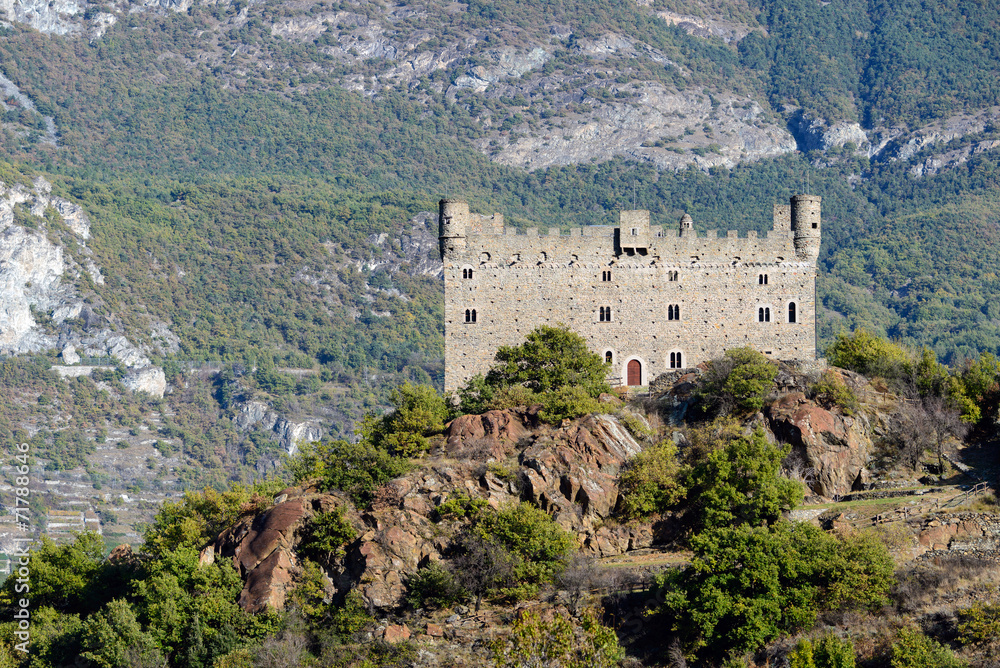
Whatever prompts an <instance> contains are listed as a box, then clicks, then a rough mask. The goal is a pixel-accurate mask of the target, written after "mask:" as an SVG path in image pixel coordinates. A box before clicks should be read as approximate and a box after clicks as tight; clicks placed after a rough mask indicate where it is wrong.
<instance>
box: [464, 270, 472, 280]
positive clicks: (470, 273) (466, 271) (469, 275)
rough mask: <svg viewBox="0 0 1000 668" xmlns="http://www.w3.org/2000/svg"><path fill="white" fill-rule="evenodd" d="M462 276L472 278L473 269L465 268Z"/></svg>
mask: <svg viewBox="0 0 1000 668" xmlns="http://www.w3.org/2000/svg"><path fill="white" fill-rule="evenodd" d="M462 278H472V270H471V269H463V270H462Z"/></svg>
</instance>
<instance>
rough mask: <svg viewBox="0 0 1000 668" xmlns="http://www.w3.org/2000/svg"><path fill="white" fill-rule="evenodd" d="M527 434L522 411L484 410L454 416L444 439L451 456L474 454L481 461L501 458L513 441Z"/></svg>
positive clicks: (512, 447) (512, 450) (527, 426)
mask: <svg viewBox="0 0 1000 668" xmlns="http://www.w3.org/2000/svg"><path fill="white" fill-rule="evenodd" d="M530 433H531V431H530V429H529V419H528V416H527V414H526V413H521V412H514V411H487V412H485V413H483V414H482V415H463V416H461V417H459V418H456V419H455V420H454V421H452V422H451V424H449V426H448V432H447V438H446V441H445V442H446V444H447V450H448V452H449V453H451V454H453V455H466V456H468V455H469V454H472V453H474V454H475V455H479V456H482V459H483V460H484V461H486V460H489V459H493V460H502V459H504V458H506V457H507V456H509V455H511V454H513V452H514V448H515V446H516V445H517V443H518V442H519V441H520V440H521V439H522V438H525V437H526V436H528V435H529V434H530Z"/></svg>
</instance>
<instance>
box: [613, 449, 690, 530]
mask: <svg viewBox="0 0 1000 668" xmlns="http://www.w3.org/2000/svg"><path fill="white" fill-rule="evenodd" d="M618 490H619V492H620V493H621V495H622V502H621V513H622V514H623V515H624V516H625V517H626V518H629V519H635V518H639V517H645V516H647V515H652V514H653V513H662V512H664V511H666V510H668V509H669V508H670V507H671V506H673V505H675V504H676V503H677V502H678V501H680V500H681V499H682V498H684V493H685V489H684V485H683V483H682V482H681V480H680V464H679V463H678V461H677V446H676V445H674V442H673V441H670V440H667V441H661V442H660V443H657V444H656V445H654V446H653V447H651V448H647V449H645V450H643V451H642V452H640V453H639V454H638V455H636V456H635V457H633V458H632V459H631V460H630V461H629V462H627V463H626V465H625V467H624V468H623V469H622V472H621V475H620V476H619V480H618Z"/></svg>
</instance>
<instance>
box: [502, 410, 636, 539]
mask: <svg viewBox="0 0 1000 668" xmlns="http://www.w3.org/2000/svg"><path fill="white" fill-rule="evenodd" d="M641 451H642V448H641V447H640V446H639V444H638V443H637V442H636V441H635V439H634V438H633V437H632V435H631V434H630V433H629V432H628V430H626V429H625V428H624V427H622V425H621V423H619V422H618V420H617V419H615V418H614V417H612V416H610V415H590V416H588V417H586V418H584V419H583V420H582V421H578V422H575V423H573V424H572V425H570V426H568V427H564V428H563V429H560V430H558V431H556V432H555V433H553V434H552V435H547V436H543V437H541V438H538V439H536V440H535V442H534V444H532V445H531V446H530V447H528V448H527V449H525V450H524V452H523V453H522V454H521V465H522V466H523V475H524V480H525V488H524V493H525V497H526V498H528V499H529V500H530V501H532V502H533V503H534V504H535V505H537V506H538V507H539V508H542V509H543V510H545V511H547V512H549V513H551V514H552V515H553V517H554V518H555V520H556V521H557V522H559V523H561V524H563V525H564V526H566V527H567V528H576V529H579V528H583V529H586V528H589V527H591V526H593V521H594V520H599V519H602V518H604V517H607V516H609V515H610V514H611V512H612V511H613V510H614V509H615V506H617V504H618V473H619V471H620V470H621V467H622V465H623V464H624V463H625V462H626V461H628V460H629V459H630V458H632V457H634V456H635V455H637V454H639V452H641ZM577 509H579V514H582V518H579V517H578V512H577ZM581 520H582V521H581Z"/></svg>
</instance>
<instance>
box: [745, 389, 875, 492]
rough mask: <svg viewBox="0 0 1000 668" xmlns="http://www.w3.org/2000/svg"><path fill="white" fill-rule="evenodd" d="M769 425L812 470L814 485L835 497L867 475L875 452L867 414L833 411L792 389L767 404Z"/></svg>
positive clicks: (816, 488) (848, 490)
mask: <svg viewBox="0 0 1000 668" xmlns="http://www.w3.org/2000/svg"><path fill="white" fill-rule="evenodd" d="M765 413H766V416H767V419H768V424H769V426H770V429H771V431H772V432H773V433H774V435H775V436H776V437H777V438H778V439H779V440H780V441H782V442H785V443H790V444H791V446H792V448H793V452H794V454H795V455H797V456H798V457H799V458H800V460H801V461H802V462H803V463H804V464H805V467H806V469H807V471H809V470H811V472H812V476H811V477H809V479H810V480H811V482H810V486H811V488H812V490H813V491H814V492H815V493H817V494H819V495H821V496H827V497H832V496H834V495H836V494H846V493H848V492H850V491H851V489H852V486H854V483H855V481H856V480H857V479H858V477H859V475H861V476H862V477H864V473H865V472H866V471H867V469H866V466H867V464H868V459H869V456H870V454H871V452H872V441H871V435H870V434H871V429H870V426H869V422H868V420H867V418H866V417H864V415H863V414H860V413H859V414H858V415H856V416H854V417H850V416H847V415H842V414H840V413H834V412H831V411H829V410H827V409H825V408H823V407H822V406H819V405H818V404H816V402H814V401H811V400H809V399H807V398H806V396H805V395H804V394H803V393H802V392H790V393H788V394H786V395H784V396H782V397H781V398H780V399H778V400H777V401H776V402H774V403H773V404H771V405H770V406H769V407H767V409H766V411H765Z"/></svg>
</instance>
